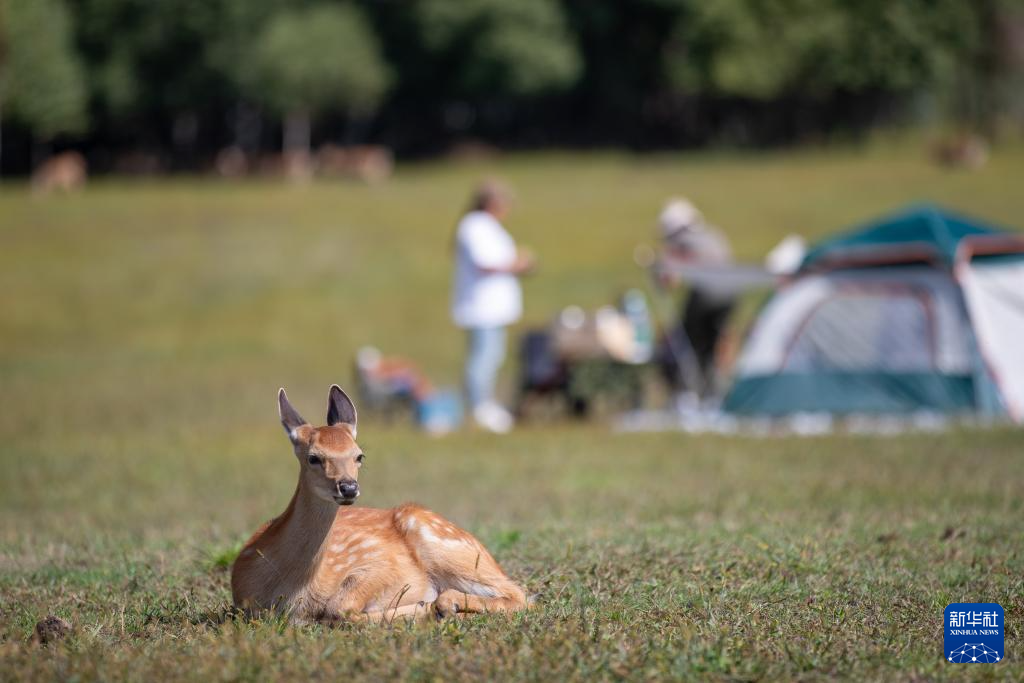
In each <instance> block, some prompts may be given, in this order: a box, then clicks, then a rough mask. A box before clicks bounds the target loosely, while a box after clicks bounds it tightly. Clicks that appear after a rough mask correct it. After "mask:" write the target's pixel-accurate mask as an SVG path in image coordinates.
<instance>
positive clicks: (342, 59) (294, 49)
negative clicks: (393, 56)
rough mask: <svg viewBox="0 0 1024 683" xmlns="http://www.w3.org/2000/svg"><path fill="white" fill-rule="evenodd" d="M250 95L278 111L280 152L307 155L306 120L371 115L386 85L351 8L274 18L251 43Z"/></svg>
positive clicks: (368, 34) (374, 49) (372, 41)
mask: <svg viewBox="0 0 1024 683" xmlns="http://www.w3.org/2000/svg"><path fill="white" fill-rule="evenodd" d="M249 66H251V68H252V70H253V72H252V73H253V79H252V80H251V81H250V82H249V84H248V86H247V87H248V90H249V95H250V96H251V97H253V98H254V99H256V100H257V101H259V102H261V103H264V104H266V105H268V106H270V107H271V108H272V109H274V110H275V111H277V112H279V113H282V114H284V116H285V130H284V147H285V149H291V150H297V151H308V150H309V146H310V127H311V120H312V117H313V116H315V115H317V114H320V113H323V112H326V111H329V110H331V109H334V108H336V109H342V110H344V111H345V112H346V113H348V114H349V115H352V116H361V115H367V114H369V113H372V112H373V111H374V110H375V108H376V107H377V106H378V104H379V103H380V101H381V99H382V98H383V96H384V94H385V93H386V92H387V89H388V87H389V84H390V80H391V76H390V73H389V71H388V69H387V67H386V65H385V64H384V62H383V60H382V59H381V56H380V53H379V48H378V45H377V40H376V36H375V34H374V33H373V30H372V28H371V27H370V26H369V24H368V23H367V21H366V19H365V18H364V17H363V15H362V14H361V12H360V11H359V10H358V9H357V8H356V7H354V6H352V5H349V4H343V5H314V6H311V7H308V8H304V9H297V10H284V11H281V12H278V13H277V14H275V15H274V16H272V17H271V18H270V19H269V20H268V21H267V23H266V25H265V27H264V28H263V30H262V31H261V32H260V33H259V34H258V36H257V37H256V38H255V40H254V42H253V53H252V59H251V62H250V63H249Z"/></svg>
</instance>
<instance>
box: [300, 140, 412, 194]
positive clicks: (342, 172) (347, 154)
mask: <svg viewBox="0 0 1024 683" xmlns="http://www.w3.org/2000/svg"><path fill="white" fill-rule="evenodd" d="M316 166H317V175H320V176H323V177H326V178H354V179H356V180H361V181H363V182H364V183H369V184H370V185H375V184H377V183H382V182H384V181H385V180H387V179H388V178H390V177H391V174H392V172H393V171H394V169H395V159H394V155H393V154H392V153H391V150H390V149H388V148H387V147H382V146H380V145H356V146H353V147H338V146H337V145H324V146H322V147H321V148H320V149H319V150H318V151H317V153H316Z"/></svg>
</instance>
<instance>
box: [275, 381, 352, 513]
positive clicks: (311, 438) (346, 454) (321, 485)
mask: <svg viewBox="0 0 1024 683" xmlns="http://www.w3.org/2000/svg"><path fill="white" fill-rule="evenodd" d="M277 408H278V412H279V413H280V415H281V424H282V425H284V430H285V431H286V432H288V438H289V439H291V442H292V446H293V447H294V448H295V457H297V458H298V459H299V467H300V468H301V470H300V474H299V481H300V485H304V486H305V487H306V488H307V490H309V491H311V492H312V493H314V494H315V495H317V496H318V497H320V498H322V499H324V500H327V501H330V502H333V503H337V504H338V505H351V504H352V503H354V502H355V501H356V498H358V497H359V484H358V479H359V466H360V465H362V463H363V451H362V449H361V448H359V444H357V443H356V407H355V406H354V405H353V404H352V400H351V399H350V398H349V397H348V395H346V394H345V392H344V391H342V390H341V387H339V386H338V385H337V384H334V385H332V386H331V390H330V392H329V394H328V396H327V426H326V427H314V426H312V425H310V424H309V423H308V422H306V421H305V420H304V419H302V416H301V415H299V413H298V411H296V410H295V408H293V407H292V404H291V403H289V402H288V394H286V393H285V391H284V389H281V390H280V391H279V392H278V393H277Z"/></svg>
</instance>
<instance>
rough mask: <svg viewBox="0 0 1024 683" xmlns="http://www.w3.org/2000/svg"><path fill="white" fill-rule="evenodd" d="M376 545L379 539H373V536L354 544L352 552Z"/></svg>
mask: <svg viewBox="0 0 1024 683" xmlns="http://www.w3.org/2000/svg"><path fill="white" fill-rule="evenodd" d="M375 545H377V540H376V539H373V538H368V539H366V540H365V541H362V542H360V543H357V544H356V545H353V546H352V552H355V551H357V550H361V549H365V548H372V547H373V546H375Z"/></svg>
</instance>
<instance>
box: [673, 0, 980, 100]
mask: <svg viewBox="0 0 1024 683" xmlns="http://www.w3.org/2000/svg"><path fill="white" fill-rule="evenodd" d="M686 9H687V11H686V12H685V13H684V14H683V15H682V16H681V17H680V18H679V20H678V21H677V25H676V28H675V31H674V34H673V37H672V42H671V44H670V47H669V50H668V55H669V56H668V58H667V67H668V70H669V72H670V75H671V78H672V81H673V83H675V84H676V85H677V86H678V87H680V88H682V89H684V90H687V91H690V92H701V91H704V90H712V91H714V92H717V93H721V94H725V95H731V96H736V97H748V98H752V99H757V100H770V99H773V98H778V97H782V96H787V95H792V94H794V93H800V94H803V95H809V96H811V97H827V96H829V95H830V94H831V93H834V92H836V91H846V92H862V91H869V90H874V91H885V92H892V93H897V92H908V91H911V90H914V89H922V88H925V87H927V86H928V85H930V84H933V83H935V82H936V81H938V80H941V79H942V78H944V77H946V76H948V74H949V73H950V71H951V70H952V68H953V65H954V64H955V62H956V61H957V59H958V58H960V57H962V56H963V55H964V54H965V51H966V50H968V49H969V48H970V44H971V39H972V38H974V37H975V36H977V35H978V31H977V26H976V25H975V23H974V22H975V16H974V14H973V13H972V12H971V10H970V7H969V5H968V4H967V3H964V2H961V1H960V0H903V1H902V2H896V3H893V2H886V1H885V0H859V1H858V0H717V1H716V2H699V1H694V2H690V3H688V4H687V8H686Z"/></svg>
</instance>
